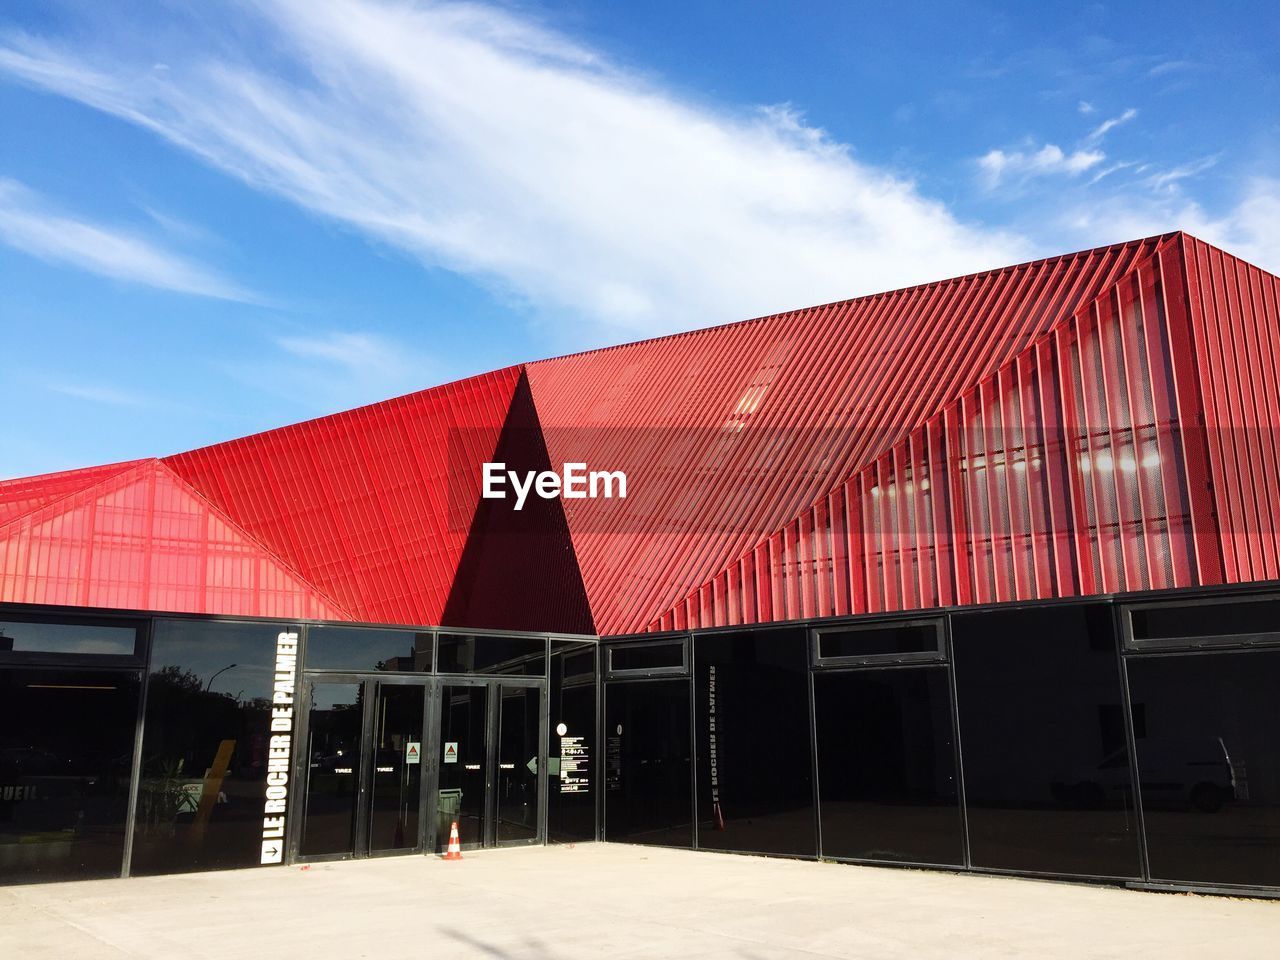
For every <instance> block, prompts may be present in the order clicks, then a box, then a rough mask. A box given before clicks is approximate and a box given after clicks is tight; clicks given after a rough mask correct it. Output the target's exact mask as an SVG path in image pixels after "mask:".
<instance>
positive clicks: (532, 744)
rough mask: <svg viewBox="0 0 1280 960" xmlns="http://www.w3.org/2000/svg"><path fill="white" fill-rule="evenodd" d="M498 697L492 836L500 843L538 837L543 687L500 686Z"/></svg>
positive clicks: (529, 841)
mask: <svg viewBox="0 0 1280 960" xmlns="http://www.w3.org/2000/svg"><path fill="white" fill-rule="evenodd" d="M501 692H502V696H501V699H500V700H499V701H498V776H497V781H496V782H497V790H498V796H497V798H496V806H495V813H496V815H497V818H498V819H497V822H496V824H495V826H494V831H495V832H494V836H495V839H496V840H497V842H498V843H499V844H502V843H522V842H523V843H532V842H533V841H535V840H537V839H538V764H539V762H540V761H539V758H538V728H539V720H540V719H541V713H542V691H541V690H540V689H538V688H537V687H502V688H501Z"/></svg>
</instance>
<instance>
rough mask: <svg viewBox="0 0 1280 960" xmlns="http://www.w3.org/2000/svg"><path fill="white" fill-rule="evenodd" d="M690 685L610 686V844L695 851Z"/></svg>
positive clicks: (607, 747)
mask: <svg viewBox="0 0 1280 960" xmlns="http://www.w3.org/2000/svg"><path fill="white" fill-rule="evenodd" d="M689 733H690V731H689V681H688V680H649V681H638V680H637V681H628V682H625V683H609V684H606V685H605V764H606V766H605V795H604V803H605V813H604V828H605V838H606V839H607V840H625V841H626V842H628V843H650V844H657V845H660V846H668V847H689V846H692V845H693V809H692V807H693V787H692V784H691V783H690V782H689V775H690V756H689V753H690V746H691V744H690V737H689Z"/></svg>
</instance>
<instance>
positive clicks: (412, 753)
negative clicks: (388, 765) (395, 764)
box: [404, 740, 422, 763]
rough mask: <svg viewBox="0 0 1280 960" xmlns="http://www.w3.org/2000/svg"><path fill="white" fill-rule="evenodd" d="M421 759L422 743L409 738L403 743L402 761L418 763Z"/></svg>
mask: <svg viewBox="0 0 1280 960" xmlns="http://www.w3.org/2000/svg"><path fill="white" fill-rule="evenodd" d="M421 761H422V744H421V743H419V742H418V741H417V740H410V741H408V742H407V743H406V744H405V745H404V762H405V763H420V762H421Z"/></svg>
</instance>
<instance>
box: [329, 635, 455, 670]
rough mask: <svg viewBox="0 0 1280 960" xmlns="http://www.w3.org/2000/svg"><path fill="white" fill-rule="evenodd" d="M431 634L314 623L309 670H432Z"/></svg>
mask: <svg viewBox="0 0 1280 960" xmlns="http://www.w3.org/2000/svg"><path fill="white" fill-rule="evenodd" d="M431 646H432V642H431V634H430V633H418V632H415V631H413V630H383V629H378V628H374V627H334V626H324V627H311V628H310V629H309V630H308V631H307V669H308V670H346V671H350V672H352V673H355V672H364V671H367V670H378V671H383V672H392V671H402V672H414V673H430V672H431Z"/></svg>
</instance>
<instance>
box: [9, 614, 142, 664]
mask: <svg viewBox="0 0 1280 960" xmlns="http://www.w3.org/2000/svg"><path fill="white" fill-rule="evenodd" d="M137 636H138V631H137V630H136V629H135V628H134V627H127V626H108V625H103V624H79V623H37V622H34V621H26V620H5V621H0V655H2V654H5V653H59V654H90V655H92V654H99V655H101V654H112V655H115V656H124V657H131V656H133V653H134V644H135V643H136V641H137Z"/></svg>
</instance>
